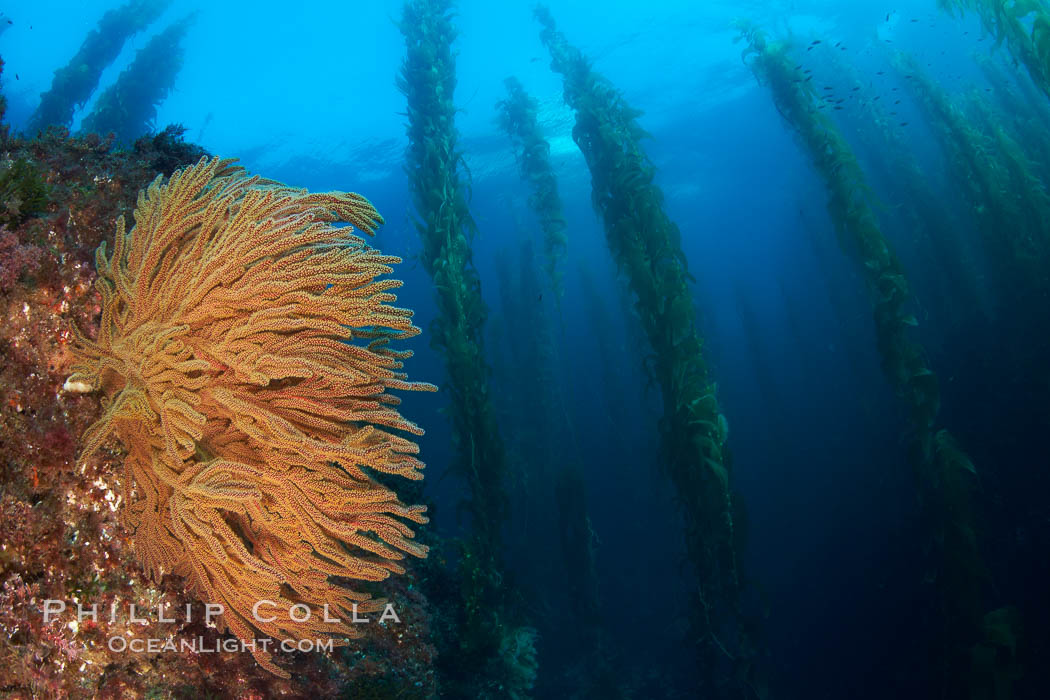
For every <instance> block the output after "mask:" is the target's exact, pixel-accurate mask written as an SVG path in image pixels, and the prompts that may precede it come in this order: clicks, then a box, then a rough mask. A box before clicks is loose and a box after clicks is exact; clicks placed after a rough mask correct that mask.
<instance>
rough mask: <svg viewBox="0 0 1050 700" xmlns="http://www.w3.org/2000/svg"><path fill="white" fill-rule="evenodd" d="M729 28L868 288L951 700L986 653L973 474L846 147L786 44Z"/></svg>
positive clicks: (900, 274)
mask: <svg viewBox="0 0 1050 700" xmlns="http://www.w3.org/2000/svg"><path fill="white" fill-rule="evenodd" d="M737 26H738V29H739V30H740V38H741V39H743V40H745V41H746V42H747V48H746V49H745V50H744V52H743V54H742V56H743V58H744V59H745V60H746V61H747V62H748V63H749V65H750V66H751V68H752V70H753V71H754V73H755V76H756V78H757V79H758V80H759V82H761V83H762V84H764V85H765V86H766V87H767V88H768V89H769V90H770V92H771V94H772V97H773V102H774V104H775V105H776V108H777V111H778V112H779V113H780V114H781V116H782V117H783V118H784V120H785V121H786V122H787V124H788V125H789V126H790V127H791V129H792V130H793V131H794V133H795V135H796V136H797V138H798V141H799V143H800V145H801V146H802V148H803V150H804V151H805V152H806V154H807V155H808V156H809V159H810V162H811V163H812V164H813V167H814V169H815V170H816V172H817V175H818V176H819V177H820V178H821V180H822V181H823V183H824V185H825V188H826V189H827V193H828V213H829V214H830V216H831V219H832V221H833V222H834V224H835V227H836V231H837V232H838V236H839V242H840V245H841V247H842V249H843V251H844V252H845V253H846V254H847V255H849V256H850V258H851V259H852V260H853V261H854V262H855V264H856V267H857V269H858V272H859V274H860V275H861V277H862V278H863V279H864V281H865V283H866V285H867V287H868V292H869V297H870V299H871V304H872V311H873V318H874V322H875V336H876V341H877V344H878V350H879V355H880V356H881V358H882V369H883V372H884V373H885V375H886V377H887V379H888V380H889V382H890V384H891V386H892V387H893V389H894V391H895V392H896V394H897V396H898V397H899V399H900V400H901V401H902V403H903V404H904V405H905V406H906V407H907V409H908V417H909V424H910V435H909V447H910V454H911V457H912V461H913V463H914V465H915V467H916V471H917V475H918V477H919V478H918V482H919V488H920V497H921V499H922V502H923V509H924V516H925V518H926V520H927V523H928V528H929V532H928V533H927V534H928V538H929V546H930V548H931V550H932V551H933V552H935V562H936V567H935V573H934V576H935V579H936V586H937V591H938V597H939V600H938V605H939V609H940V618H941V619H940V620H939V623H940V625H941V630H940V633H939V637H938V639H937V640H936V645H937V648H936V651H935V663H936V665H935V666H934V668H935V669H936V676H937V678H938V682H939V683H940V684H941V685H942V688H943V689H944V690H945V692H946V693H947V696H948V697H958V696H959V693H961V692H963V690H964V689H965V688H966V683H967V679H968V676H969V675H970V674H971V673H981V672H983V671H984V670H985V669H983V668H979V667H978V666H979V665H980V663H981V662H980V661H979V660H978V657H979V656H980V654H978V653H976V652H977V650H982V649H985V648H987V647H989V646H992V645H994V642H991V641H989V640H988V639H986V638H985V637H984V636H983V630H984V627H983V625H984V624H985V622H984V621H983V619H982V618H983V616H984V610H985V596H984V594H985V591H984V585H985V581H986V576H987V572H986V570H985V566H984V564H983V561H982V558H981V554H980V548H979V546H978V533H977V530H976V525H975V521H974V513H973V506H972V502H971V501H972V496H971V490H972V488H973V484H974V481H975V477H976V473H977V472H976V469H975V468H974V465H973V463H972V462H971V461H970V459H969V457H968V456H967V455H966V453H965V452H964V451H963V449H962V447H961V446H960V445H959V443H958V442H957V441H956V439H955V438H954V437H953V436H952V434H951V433H950V432H949V431H948V430H947V429H944V428H941V427H939V426H938V412H939V409H940V391H939V387H938V383H937V378H936V376H935V375H934V373H933V371H932V370H931V369H930V367H929V365H928V363H927V361H926V359H925V353H924V351H923V348H922V347H921V346H920V345H919V344H918V342H917V341H915V340H914V339H913V338H912V337H911V334H910V331H911V329H912V327H914V326H917V325H918V321H917V320H916V318H915V316H914V315H912V314H911V313H910V311H909V308H908V307H909V306H910V305H912V304H913V299H912V297H911V293H910V291H909V285H908V281H907V279H906V277H905V274H904V270H903V269H902V268H901V265H900V263H899V261H898V260H897V257H896V255H895V254H894V253H893V250H892V249H891V247H890V245H889V243H888V241H887V240H886V238H885V236H884V235H883V234H882V232H881V231H880V230H879V226H878V222H877V218H876V215H875V213H874V210H873V207H874V199H873V195H872V192H871V190H870V188H869V187H868V185H867V184H866V181H865V176H864V173H863V171H862V170H861V168H860V165H859V164H858V162H857V159H856V158H855V156H854V155H853V152H852V150H851V148H850V146H849V144H848V143H847V142H846V140H845V138H844V137H843V135H842V133H841V132H840V131H839V129H838V127H837V126H836V125H835V123H834V121H833V120H832V119H831V118H830V117H829V116H828V115H826V114H824V113H823V112H821V111H820V110H819V109H818V105H817V90H816V88H815V87H814V86H813V85H812V83H811V81H807V80H806V79H805V75H804V74H803V73H802V70H801V68H800V67H798V66H795V65H794V64H795V61H793V60H792V59H791V57H790V53H789V52H790V45H789V44H788V43H786V42H774V41H771V40H770V39H769V38H768V37H767V36H766V34H765V33H764V32H763V31H762V30H761V29H760V28H758V27H757V26H755V25H753V24H751V23H748V22H740V23H738V25H737ZM990 614H993V615H994V614H995V613H990ZM971 657H972V658H973V659H974V661H973V665H971Z"/></svg>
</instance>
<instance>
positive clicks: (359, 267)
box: [65, 158, 435, 677]
mask: <svg viewBox="0 0 1050 700" xmlns="http://www.w3.org/2000/svg"><path fill="white" fill-rule="evenodd" d="M134 216H135V225H134V226H133V227H132V229H131V230H130V231H126V230H125V224H124V220H123V217H121V218H120V219H119V220H118V222H117V232H116V240H115V244H114V249H113V254H112V255H111V256H107V251H106V246H105V243H103V245H102V246H100V247H99V249H98V251H97V253H96V264H97V267H98V273H99V277H98V279H97V281H96V287H97V289H98V291H99V292H100V293H101V296H102V316H101V322H100V325H99V331H98V336H97V338H95V339H94V340H91V339H88V338H86V337H84V336H83V335H82V334H80V333H79V332H78V333H76V336H77V339H76V356H77V361H76V364H75V365H74V368H73V369H74V373H73V375H72V376H71V377H70V379H69V381H67V383H66V386H65V388H66V390H67V391H76V392H84V391H100V392H101V393H102V394H103V395H104V398H103V404H104V414H103V416H102V418H101V419H100V420H99V421H97V422H96V423H95V424H94V425H92V426H91V427H90V428H89V429H88V430H87V431H86V433H85V435H84V440H83V441H84V452H83V453H82V455H81V459H84V458H85V457H86V456H87V455H88V454H90V453H92V452H94V451H96V450H98V449H99V448H101V447H102V446H103V445H104V444H105V443H106V442H107V441H108V440H109V438H110V437H113V436H115V437H117V438H118V439H119V441H120V443H121V444H122V445H123V447H124V449H125V450H126V452H127V456H126V458H125V461H124V482H123V495H122V504H123V505H122V519H123V523H124V525H125V526H126V528H127V529H128V532H129V534H130V538H131V540H132V541H133V543H134V548H135V552H136V555H137V557H138V559H139V561H140V562H141V563H142V565H143V566H144V568H145V569H146V571H147V572H148V574H149V575H150V576H151V578H153V579H154V580H155V581H159V580H160V579H161V577H163V576H164V575H165V574H167V573H174V574H177V575H180V576H184V577H185V578H186V579H187V582H188V584H189V587H190V589H191V591H192V592H193V593H194V594H195V595H197V596H199V597H200V598H202V599H204V600H206V601H208V602H213V603H221V604H222V605H223V609H224V613H223V615H222V616H221V618H220V619H219V621H220V627H221V628H224V629H228V630H230V631H232V632H233V633H234V634H236V635H237V636H238V637H239V638H240V639H241V640H244V641H249V640H254V639H261V638H265V637H272V638H274V639H306V638H317V637H326V638H327V637H335V638H342V637H360V636H361V635H362V632H360V631H359V629H358V627H360V626H357V627H355V626H353V625H352V624H351V623H350V622H349V620H350V619H351V618H352V616H353V613H354V611H355V610H357V611H359V612H361V613H365V612H369V611H373V612H374V611H378V610H381V609H382V607H383V601H380V600H375V599H372V598H371V596H370V594H369V593H366V592H357V591H354V590H351V589H349V588H347V587H345V586H344V585H342V584H341V583H340V582H339V581H338V580H336V579H337V578H338V579H356V580H358V581H381V580H383V579H385V578H387V577H388V576H389V575H390V573H391V572H394V573H403V572H404V569H403V567H402V565H401V563H400V561H401V560H402V559H403V558H404V554H405V553H408V554H411V555H413V556H416V557H425V556H426V554H427V549H426V547H425V546H423V545H420V544H417V543H415V542H414V541H413V540H412V538H413V536H414V532H413V530H412V529H411V528H410V527H409V526H408V525H406V524H405V521H411V522H415V523H425V522H426V521H427V518H426V516H425V515H424V512H425V510H426V508H425V507H423V506H408V505H405V504H403V503H401V501H400V500H399V499H398V496H397V494H396V493H395V492H394V491H392V490H391V489H390V488H388V487H387V486H385V485H383V484H381V483H379V482H378V481H377V480H376V478H374V476H373V474H374V473H375V472H382V473H384V474H396V475H400V476H403V477H405V478H408V479H421V478H422V474H421V473H420V470H421V469H422V468H423V464H422V463H421V462H420V461H419V460H418V459H417V458H416V454H417V453H418V447H417V445H416V444H415V443H414V442H412V441H411V440H409V439H407V438H405V437H403V436H402V435H401V433H409V434H412V435H421V434H422V432H423V431H422V430H421V429H420V428H418V427H417V426H416V425H414V424H413V423H410V422H408V421H407V420H405V419H404V418H402V417H401V415H400V414H399V412H398V411H397V409H396V406H397V405H398V404H399V399H398V398H397V397H396V396H394V395H392V394H390V393H388V390H422V391H434V390H435V387H434V386H432V385H430V384H421V383H412V382H409V381H407V380H406V378H405V374H404V373H403V372H402V371H401V370H402V365H403V360H404V359H406V358H407V357H409V356H410V355H411V353H410V352H407V351H396V350H393V349H391V348H390V347H388V344H389V342H390V341H391V340H400V339H404V338H408V337H411V336H414V335H417V334H418V333H419V330H418V329H417V328H416V327H414V326H413V325H412V322H411V317H412V313H411V311H408V310H405V309H399V308H396V307H394V306H391V305H390V304H391V303H392V302H394V301H395V300H396V297H395V295H394V294H393V293H392V290H394V289H396V288H397V287H399V286H400V285H401V282H399V281H397V280H393V279H379V278H380V277H381V276H383V275H387V274H389V273H391V272H392V268H391V265H393V264H395V263H399V262H400V260H399V259H398V258H396V257H393V256H387V255H382V254H381V253H380V252H378V251H377V250H375V249H373V248H370V247H369V246H368V245H366V244H365V242H364V240H363V239H361V238H359V237H357V236H354V235H351V234H350V231H351V230H352V229H350V228H348V227H340V226H337V225H335V224H337V223H338V222H348V223H350V224H353V225H354V226H356V227H357V228H358V229H360V230H361V231H364V232H367V233H369V234H371V233H373V232H374V229H375V227H376V226H377V225H378V224H380V223H382V221H383V220H382V217H380V216H379V214H378V213H377V212H376V210H375V209H374V208H373V207H372V205H371V204H370V203H369V202H368V201H367V200H366V199H364V198H363V197H361V196H360V195H357V194H353V193H338V192H334V193H322V194H310V193H308V192H306V191H305V190H299V189H293V188H289V187H286V186H284V185H281V184H280V183H276V182H272V181H268V180H263V179H260V178H259V177H257V176H255V177H249V176H248V175H247V173H246V172H245V170H244V169H243V168H241V167H238V166H235V165H234V164H233V161H232V160H221V159H218V158H213V159H211V160H208V159H201V161H200V162H198V163H197V164H196V165H195V166H193V167H189V168H186V169H183V170H180V171H176V172H175V173H174V174H173V175H172V177H171V179H170V180H169V181H168V182H167V183H166V184H162V182H161V178H160V177H158V178H157V180H155V181H154V182H153V184H152V185H150V187H149V189H148V190H147V191H146V192H142V193H140V194H139V198H138V203H137V207H136V209H135V214H134ZM355 341H356V342H355ZM260 600H265V601H270V602H272V603H273V604H274V608H272V609H276V610H289V609H290V608H291V607H292V606H296V605H299V606H305V607H306V608H307V609H309V611H310V615H309V616H307V617H308V619H307V620H305V621H303V622H296V621H295V620H292V619H290V617H291V616H289V615H266V616H262V615H255V614H254V613H253V610H252V608H253V606H254V605H255V604H256V602H257V601H260ZM270 609H271V608H268V610H270ZM326 611H327V612H328V615H326V614H325V612H326ZM297 617H302V615H299V616H297ZM326 617H329V619H331V618H336V619H337V621H336V622H330V621H326V620H325V618H326ZM260 618H261V619H260ZM271 618H276V619H272V621H269V620H271ZM335 641H336V643H337V644H338V643H341V639H336V640H335ZM254 654H255V657H256V659H257V660H258V661H259V663H260V664H262V665H263V666H264V667H265V668H267V669H268V670H270V671H272V672H274V673H276V674H278V675H281V676H284V677H287V673H286V672H285V671H283V670H282V669H280V668H279V667H278V666H277V665H276V664H274V662H273V660H272V658H271V657H270V654H269V652H268V651H265V650H263V649H258V648H257V650H256V651H255V652H254Z"/></svg>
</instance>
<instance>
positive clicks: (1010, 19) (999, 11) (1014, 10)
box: [937, 0, 1050, 97]
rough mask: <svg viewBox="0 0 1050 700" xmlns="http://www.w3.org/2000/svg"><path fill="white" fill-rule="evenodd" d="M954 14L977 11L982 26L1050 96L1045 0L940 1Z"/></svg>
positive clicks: (1049, 25)
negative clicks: (1004, 46)
mask: <svg viewBox="0 0 1050 700" xmlns="http://www.w3.org/2000/svg"><path fill="white" fill-rule="evenodd" d="M937 4H938V6H940V8H941V9H942V10H945V11H946V12H949V13H951V14H956V13H958V14H964V13H966V12H974V13H976V14H977V16H978V17H979V18H980V20H981V26H982V27H983V28H984V30H985V31H986V32H988V33H989V34H990V35H992V36H993V37H995V40H996V46H1001V45H1003V44H1005V45H1006V50H1007V51H1009V52H1010V55H1011V56H1012V57H1013V59H1014V64H1015V65H1018V64H1019V65H1023V66H1024V67H1025V68H1026V69H1027V70H1028V75H1029V76H1030V77H1031V78H1032V82H1033V83H1035V84H1036V85H1037V86H1038V87H1039V89H1040V90H1042V91H1043V94H1044V95H1046V96H1047V97H1050V6H1048V5H1047V2H1046V0H937Z"/></svg>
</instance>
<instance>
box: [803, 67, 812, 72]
mask: <svg viewBox="0 0 1050 700" xmlns="http://www.w3.org/2000/svg"><path fill="white" fill-rule="evenodd" d="M802 72H803V73H812V72H813V69H812V68H807V69H806V70H804V71H802Z"/></svg>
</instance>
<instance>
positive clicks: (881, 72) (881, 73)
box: [875, 70, 886, 75]
mask: <svg viewBox="0 0 1050 700" xmlns="http://www.w3.org/2000/svg"><path fill="white" fill-rule="evenodd" d="M875 75H886V71H883V70H880V71H879V72H878V73H876V74H875Z"/></svg>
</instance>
